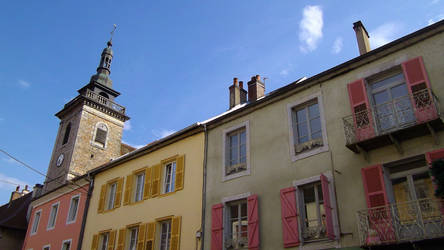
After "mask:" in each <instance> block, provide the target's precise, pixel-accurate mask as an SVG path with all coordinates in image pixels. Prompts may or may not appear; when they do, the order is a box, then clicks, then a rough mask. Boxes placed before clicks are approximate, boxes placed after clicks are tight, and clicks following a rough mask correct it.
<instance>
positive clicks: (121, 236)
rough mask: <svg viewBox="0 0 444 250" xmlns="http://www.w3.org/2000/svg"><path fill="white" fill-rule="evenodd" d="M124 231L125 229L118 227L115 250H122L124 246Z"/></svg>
mask: <svg viewBox="0 0 444 250" xmlns="http://www.w3.org/2000/svg"><path fill="white" fill-rule="evenodd" d="M125 233H126V229H125V228H121V229H119V240H118V241H117V249H116V250H123V249H124V247H125V236H126V235H125Z"/></svg>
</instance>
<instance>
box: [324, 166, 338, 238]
mask: <svg viewBox="0 0 444 250" xmlns="http://www.w3.org/2000/svg"><path fill="white" fill-rule="evenodd" d="M328 183H329V182H328V179H327V177H325V175H323V174H321V185H322V196H323V198H324V210H325V217H326V218H325V219H326V221H325V226H326V228H327V237H328V238H330V239H332V240H334V239H335V230H334V227H333V214H332V207H331V201H330V190H329V188H328Z"/></svg>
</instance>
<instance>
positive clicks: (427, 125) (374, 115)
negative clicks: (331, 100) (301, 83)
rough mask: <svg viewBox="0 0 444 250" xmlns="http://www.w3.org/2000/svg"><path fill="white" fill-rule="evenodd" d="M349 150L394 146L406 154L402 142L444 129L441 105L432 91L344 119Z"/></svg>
mask: <svg viewBox="0 0 444 250" xmlns="http://www.w3.org/2000/svg"><path fill="white" fill-rule="evenodd" d="M343 123H344V131H345V138H346V146H347V148H349V149H350V150H351V151H353V152H355V153H359V152H361V151H364V152H367V151H369V150H372V149H375V148H379V147H383V146H386V145H390V144H394V145H395V146H396V148H397V150H398V151H399V152H400V153H401V154H402V148H401V144H400V143H401V141H404V140H408V139H411V138H414V137H418V136H423V135H427V134H430V135H432V136H433V138H434V140H435V143H438V141H437V140H438V138H437V136H436V135H435V132H436V131H439V130H442V129H444V124H443V122H442V121H441V119H440V110H439V102H438V99H437V98H436V96H434V95H433V94H432V93H431V91H430V90H429V89H422V90H420V91H417V92H414V93H413V94H410V95H407V96H402V97H399V98H395V99H393V100H391V101H389V102H386V103H383V104H380V105H376V106H372V108H371V109H364V110H362V111H360V112H357V113H355V114H354V115H350V116H347V117H344V118H343Z"/></svg>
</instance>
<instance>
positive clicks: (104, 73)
mask: <svg viewBox="0 0 444 250" xmlns="http://www.w3.org/2000/svg"><path fill="white" fill-rule="evenodd" d="M116 28H117V25H115V24H114V28H113V30H112V31H111V37H110V39H109V40H108V42H107V43H106V45H107V47H106V48H104V49H103V51H102V55H101V57H100V63H99V66H98V67H97V73H96V74H95V75H93V76H92V77H91V81H90V83H94V82H96V83H99V84H102V85H103V86H106V87H108V88H112V87H113V82H112V81H111V78H110V77H109V75H110V74H111V61H112V59H113V50H112V46H113V43H112V40H113V36H114V32H115V30H116Z"/></svg>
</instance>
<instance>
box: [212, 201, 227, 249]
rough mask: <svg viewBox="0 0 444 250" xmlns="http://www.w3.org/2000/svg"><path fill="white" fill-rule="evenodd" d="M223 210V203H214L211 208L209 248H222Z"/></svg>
mask: <svg viewBox="0 0 444 250" xmlns="http://www.w3.org/2000/svg"><path fill="white" fill-rule="evenodd" d="M223 211H224V205H223V204H216V205H213V207H212V208H211V250H222V240H223V233H224V224H223Z"/></svg>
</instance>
